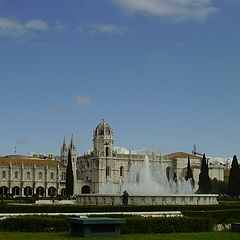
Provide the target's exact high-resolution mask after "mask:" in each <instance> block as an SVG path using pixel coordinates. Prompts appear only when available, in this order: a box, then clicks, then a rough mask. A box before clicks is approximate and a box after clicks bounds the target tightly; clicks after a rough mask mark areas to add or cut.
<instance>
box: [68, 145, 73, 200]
mask: <svg viewBox="0 0 240 240" xmlns="http://www.w3.org/2000/svg"><path fill="white" fill-rule="evenodd" d="M73 187H74V186H73V169H72V154H71V150H70V149H69V150H68V162H67V171H66V196H67V197H71V196H72V195H73Z"/></svg>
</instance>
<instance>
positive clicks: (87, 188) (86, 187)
mask: <svg viewBox="0 0 240 240" xmlns="http://www.w3.org/2000/svg"><path fill="white" fill-rule="evenodd" d="M81 193H82V194H87V193H90V187H89V186H87V185H84V186H83V187H82V189H81Z"/></svg>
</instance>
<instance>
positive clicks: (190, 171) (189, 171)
mask: <svg viewBox="0 0 240 240" xmlns="http://www.w3.org/2000/svg"><path fill="white" fill-rule="evenodd" d="M185 180H186V181H189V180H190V181H191V183H192V186H193V187H194V184H195V182H194V179H193V172H192V169H191V165H190V157H189V156H188V165H187V173H186V176H185Z"/></svg>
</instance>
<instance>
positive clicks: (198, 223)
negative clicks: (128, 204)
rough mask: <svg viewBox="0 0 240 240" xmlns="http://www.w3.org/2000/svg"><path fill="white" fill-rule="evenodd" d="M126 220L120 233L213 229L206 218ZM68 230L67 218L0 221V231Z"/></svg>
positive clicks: (17, 218)
mask: <svg viewBox="0 0 240 240" xmlns="http://www.w3.org/2000/svg"><path fill="white" fill-rule="evenodd" d="M118 217H119V216H118ZM126 220H127V222H126V224H124V225H122V226H121V231H122V233H170V232H203V231H212V229H213V222H212V221H211V219H207V218H190V217H178V218H171V217H170V218H155V217H148V218H145V217H136V216H134V217H128V218H127V219H126ZM68 230H69V224H68V218H67V217H65V216H58V217H52V216H24V217H15V218H6V219H2V220H1V221H0V231H10V232H14V231H20V232H63V231H68Z"/></svg>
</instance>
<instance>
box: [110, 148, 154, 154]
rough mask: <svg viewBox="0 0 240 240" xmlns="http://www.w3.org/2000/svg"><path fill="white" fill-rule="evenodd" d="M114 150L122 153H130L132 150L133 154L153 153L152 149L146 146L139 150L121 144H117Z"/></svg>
mask: <svg viewBox="0 0 240 240" xmlns="http://www.w3.org/2000/svg"><path fill="white" fill-rule="evenodd" d="M114 150H115V151H116V152H117V153H120V154H129V153H130V152H131V154H151V153H152V151H151V150H147V149H145V148H143V149H139V150H136V149H135V150H130V149H127V148H125V147H120V146H115V147H114Z"/></svg>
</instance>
